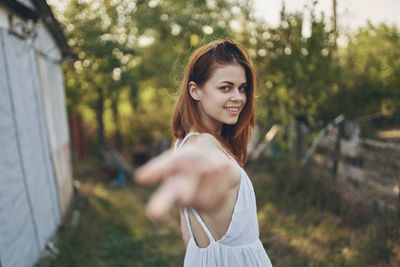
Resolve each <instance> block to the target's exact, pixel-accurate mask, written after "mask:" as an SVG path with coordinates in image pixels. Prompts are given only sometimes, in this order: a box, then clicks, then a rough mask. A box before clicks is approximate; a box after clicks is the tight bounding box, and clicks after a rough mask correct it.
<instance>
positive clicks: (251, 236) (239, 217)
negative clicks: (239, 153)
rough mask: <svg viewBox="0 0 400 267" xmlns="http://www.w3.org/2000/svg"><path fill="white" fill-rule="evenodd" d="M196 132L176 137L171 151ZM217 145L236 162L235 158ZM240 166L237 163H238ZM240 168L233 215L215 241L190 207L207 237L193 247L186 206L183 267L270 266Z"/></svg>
mask: <svg viewBox="0 0 400 267" xmlns="http://www.w3.org/2000/svg"><path fill="white" fill-rule="evenodd" d="M199 134H200V133H196V132H191V133H189V134H188V135H186V136H185V138H184V139H183V140H182V141H181V140H180V139H178V140H177V141H176V142H175V145H174V151H175V152H176V151H178V150H179V149H181V148H182V146H183V145H184V144H185V143H186V141H187V140H188V138H189V137H190V136H193V135H199ZM220 148H221V149H222V150H223V151H224V152H225V153H226V154H227V155H228V157H229V158H230V159H232V160H233V161H234V162H235V163H236V164H237V162H236V160H235V159H234V158H233V157H232V156H231V155H230V154H229V153H228V152H226V151H225V150H224V149H223V148H222V146H220ZM239 167H240V166H239ZM240 170H241V174H242V175H241V178H240V186H239V192H238V197H237V200H236V203H235V206H234V210H233V215H232V219H231V222H230V224H229V227H228V230H227V232H226V233H225V235H224V236H223V237H222V238H221V239H220V240H215V239H214V237H213V236H212V234H211V232H210V230H209V229H208V227H207V225H206V224H205V222H204V221H203V219H202V218H201V217H200V215H199V213H198V212H197V211H196V210H195V209H193V208H192V209H191V210H192V212H193V214H194V216H195V217H196V219H197V220H198V222H199V223H200V225H201V226H202V228H203V230H204V232H205V233H206V234H207V236H208V238H209V239H210V244H209V245H208V246H207V247H205V248H200V247H199V246H197V244H196V241H195V240H194V237H193V232H192V228H191V225H190V221H189V214H188V210H187V208H185V209H184V215H185V219H186V223H187V227H188V229H189V233H190V239H189V242H188V245H187V248H186V254H185V260H184V266H185V267H197V266H199V267H200V266H201V267H217V266H218V267H222V266H226V267H253V266H254V267H256V266H257V267H261V266H262V267H269V266H271V267H272V264H271V261H270V259H269V257H268V255H267V253H266V252H265V249H264V247H263V245H262V243H261V241H260V239H259V228H258V220H257V207H256V199H255V194H254V189H253V185H252V183H251V181H250V179H249V177H248V176H247V174H246V172H245V171H244V169H243V168H240Z"/></svg>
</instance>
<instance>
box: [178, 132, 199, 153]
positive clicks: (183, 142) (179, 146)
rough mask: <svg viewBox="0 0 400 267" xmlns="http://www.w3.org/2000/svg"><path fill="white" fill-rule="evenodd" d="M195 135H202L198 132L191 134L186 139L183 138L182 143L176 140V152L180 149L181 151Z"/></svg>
mask: <svg viewBox="0 0 400 267" xmlns="http://www.w3.org/2000/svg"><path fill="white" fill-rule="evenodd" d="M193 135H200V133H198V132H190V133H188V134H187V135H186V136H185V138H183V140H182V141H180V139H178V140H176V142H175V145H174V151H175V152H176V151H178V150H179V149H181V148H182V147H183V145H184V144H185V143H186V141H187V140H188V139H189V138H190V137H191V136H193Z"/></svg>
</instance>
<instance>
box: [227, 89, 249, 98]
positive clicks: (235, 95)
mask: <svg viewBox="0 0 400 267" xmlns="http://www.w3.org/2000/svg"><path fill="white" fill-rule="evenodd" d="M245 97H246V94H245V93H243V92H240V90H239V88H236V89H235V90H233V91H232V95H231V98H230V100H231V101H243V100H244V98H245Z"/></svg>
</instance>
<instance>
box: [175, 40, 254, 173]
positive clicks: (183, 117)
mask: <svg viewBox="0 0 400 267" xmlns="http://www.w3.org/2000/svg"><path fill="white" fill-rule="evenodd" d="M216 63H217V64H221V65H226V64H239V65H241V66H242V67H243V68H244V70H245V72H246V79H247V89H246V97H247V101H246V104H245V106H244V107H243V110H242V111H241V113H240V115H239V119H238V121H237V123H236V124H234V125H228V124H223V125H222V131H221V135H220V136H215V135H214V134H213V133H212V132H211V131H210V130H209V129H207V128H206V127H205V126H204V124H203V122H202V121H201V120H200V113H199V111H198V109H197V105H196V100H194V99H193V98H192V97H191V96H190V94H189V82H190V81H193V82H195V83H196V84H197V85H198V86H200V87H201V86H203V85H204V84H205V83H206V82H207V80H208V79H209V78H210V77H211V75H212V73H213V71H214V70H215V67H214V66H215V65H216ZM257 81H258V80H257V74H256V71H255V69H254V66H253V64H252V62H251V60H250V58H249V56H248V54H247V52H246V49H245V48H244V46H243V45H241V44H239V43H237V42H235V41H233V40H232V39H230V38H227V39H225V40H222V41H214V42H211V43H209V44H206V45H204V46H201V47H199V48H198V49H197V50H196V51H195V52H194V53H193V55H192V57H191V59H190V61H189V64H188V65H187V67H186V70H185V76H184V78H183V80H182V83H181V86H180V92H179V98H178V102H177V104H176V106H175V111H174V115H173V119H172V135H173V136H174V137H175V138H183V137H185V136H186V135H187V134H188V133H189V132H190V131H191V130H193V129H194V130H196V131H198V132H201V133H210V134H212V135H214V137H215V138H217V140H219V141H220V142H221V144H222V145H223V146H224V147H225V148H227V150H228V151H229V152H230V153H231V154H232V155H233V156H234V157H235V158H236V160H237V161H238V163H239V164H240V165H241V166H242V167H243V166H244V164H245V163H246V160H247V142H248V138H249V134H250V131H251V128H253V127H254V125H255V99H254V91H255V88H256V86H257Z"/></svg>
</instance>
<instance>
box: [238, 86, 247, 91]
mask: <svg viewBox="0 0 400 267" xmlns="http://www.w3.org/2000/svg"><path fill="white" fill-rule="evenodd" d="M239 91H241V92H246V91H247V85H242V86H240V87H239Z"/></svg>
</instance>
